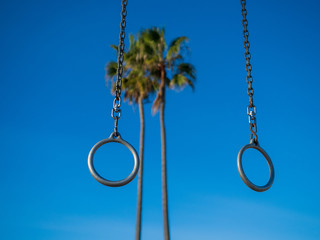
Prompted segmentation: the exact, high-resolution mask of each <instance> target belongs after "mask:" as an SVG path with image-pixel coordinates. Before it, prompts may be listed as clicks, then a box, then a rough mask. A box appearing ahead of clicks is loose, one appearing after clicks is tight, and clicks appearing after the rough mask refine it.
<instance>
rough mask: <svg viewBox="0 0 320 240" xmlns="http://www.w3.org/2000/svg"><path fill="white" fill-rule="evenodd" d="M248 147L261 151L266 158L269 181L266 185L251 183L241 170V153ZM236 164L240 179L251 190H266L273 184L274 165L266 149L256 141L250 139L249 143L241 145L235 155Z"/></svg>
mask: <svg viewBox="0 0 320 240" xmlns="http://www.w3.org/2000/svg"><path fill="white" fill-rule="evenodd" d="M249 148H254V149H256V150H258V151H259V152H260V153H262V155H263V156H264V157H265V159H266V160H267V163H268V166H269V173H270V174H269V181H268V182H267V184H266V185H263V186H258V185H255V184H253V183H252V182H251V181H250V180H249V179H248V177H247V176H246V174H245V173H244V171H243V167H242V155H243V153H244V151H245V150H247V149H249ZM237 165H238V171H239V174H240V177H241V179H242V181H243V182H244V183H245V184H246V185H247V186H248V187H249V188H251V189H252V190H254V191H257V192H264V191H266V190H268V189H269V188H270V187H271V186H272V184H273V180H274V167H273V164H272V161H271V158H270V157H269V155H268V154H267V153H266V151H264V150H263V149H262V148H261V147H260V146H259V144H258V142H255V141H254V140H251V142H250V144H247V145H245V146H243V147H242V148H241V149H240V151H239V153H238V157H237Z"/></svg>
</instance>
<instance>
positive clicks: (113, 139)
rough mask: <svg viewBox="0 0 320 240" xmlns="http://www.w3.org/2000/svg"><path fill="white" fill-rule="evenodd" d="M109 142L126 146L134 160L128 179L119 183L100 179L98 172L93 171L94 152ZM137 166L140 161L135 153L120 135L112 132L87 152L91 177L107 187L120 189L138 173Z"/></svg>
mask: <svg viewBox="0 0 320 240" xmlns="http://www.w3.org/2000/svg"><path fill="white" fill-rule="evenodd" d="M110 142H115V143H120V144H122V145H124V146H126V147H127V148H128V149H129V150H130V151H131V153H132V155H133V158H134V166H133V169H132V172H131V173H130V174H129V176H128V177H126V178H124V179H122V180H119V181H111V180H107V179H105V178H103V177H101V176H100V175H99V174H98V172H97V171H96V170H95V168H94V165H93V157H94V154H95V152H96V151H97V150H98V149H99V148H100V147H101V146H102V145H104V144H106V143H110ZM139 165H140V160H139V156H138V154H137V151H136V150H135V149H134V148H133V147H132V146H131V145H130V144H129V143H128V142H126V141H125V140H123V139H122V138H121V136H120V134H119V133H118V132H117V133H115V132H113V133H112V134H111V135H110V137H109V138H106V139H103V140H101V141H100V142H98V143H96V144H95V145H94V146H93V148H92V149H91V150H90V152H89V156H88V167H89V170H90V173H91V175H92V176H93V177H94V178H95V179H96V180H97V181H98V182H99V183H101V184H103V185H106V186H109V187H120V186H123V185H126V184H128V183H129V182H131V181H132V180H133V179H134V178H135V176H136V175H137V173H138V171H139Z"/></svg>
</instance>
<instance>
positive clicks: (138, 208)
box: [136, 97, 145, 240]
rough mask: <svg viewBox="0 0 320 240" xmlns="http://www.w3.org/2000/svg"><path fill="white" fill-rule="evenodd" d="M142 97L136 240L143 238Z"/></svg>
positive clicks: (140, 106)
mask: <svg viewBox="0 0 320 240" xmlns="http://www.w3.org/2000/svg"><path fill="white" fill-rule="evenodd" d="M142 100H143V99H142V97H140V98H139V112H140V149H139V154H140V171H139V175H138V197H137V218H136V240H140V239H141V213H142V186H143V184H142V180H143V151H144V129H145V125H144V109H143V103H142Z"/></svg>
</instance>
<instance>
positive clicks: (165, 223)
mask: <svg viewBox="0 0 320 240" xmlns="http://www.w3.org/2000/svg"><path fill="white" fill-rule="evenodd" d="M165 90H166V85H165V69H164V66H162V68H161V83H160V86H159V93H160V96H161V103H160V128H161V177H162V211H163V229H164V239H165V240H170V231H169V216H168V191H167V151H166V129H165V125H164V107H165Z"/></svg>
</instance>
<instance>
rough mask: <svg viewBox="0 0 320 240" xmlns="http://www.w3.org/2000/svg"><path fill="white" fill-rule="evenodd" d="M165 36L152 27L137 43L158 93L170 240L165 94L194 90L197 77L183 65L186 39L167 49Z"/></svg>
mask: <svg viewBox="0 0 320 240" xmlns="http://www.w3.org/2000/svg"><path fill="white" fill-rule="evenodd" d="M164 35H165V31H164V28H156V27H153V28H151V29H146V30H143V31H141V33H140V35H139V37H140V40H139V41H140V43H143V44H142V45H144V47H143V49H144V51H145V54H146V55H145V56H146V58H145V61H144V64H145V66H144V67H145V68H146V69H147V71H148V73H149V75H150V77H151V78H152V80H153V82H155V83H157V84H158V91H157V95H156V98H155V100H154V102H153V106H152V109H153V112H154V113H155V112H157V111H160V128H161V155H162V157H161V166H162V167H161V176H162V209H163V224H164V239H165V240H169V239H170V231H169V217H168V194H167V158H166V131H165V122H164V111H165V103H166V101H165V92H166V89H167V88H179V89H183V88H184V87H185V86H190V87H191V88H192V89H194V82H195V80H196V76H195V68H194V66H193V65H192V64H190V63H187V62H185V56H186V54H187V53H188V50H189V49H188V47H187V45H186V43H187V41H188V38H187V37H185V36H182V37H177V38H175V39H174V40H173V41H172V42H171V43H170V44H169V47H167V43H166V41H165V36H164Z"/></svg>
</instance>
